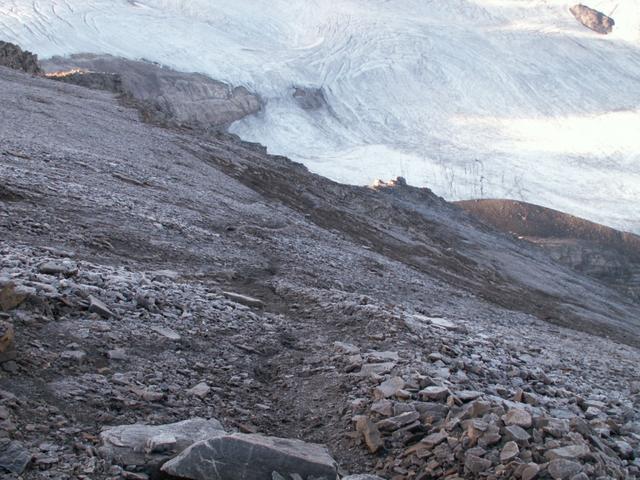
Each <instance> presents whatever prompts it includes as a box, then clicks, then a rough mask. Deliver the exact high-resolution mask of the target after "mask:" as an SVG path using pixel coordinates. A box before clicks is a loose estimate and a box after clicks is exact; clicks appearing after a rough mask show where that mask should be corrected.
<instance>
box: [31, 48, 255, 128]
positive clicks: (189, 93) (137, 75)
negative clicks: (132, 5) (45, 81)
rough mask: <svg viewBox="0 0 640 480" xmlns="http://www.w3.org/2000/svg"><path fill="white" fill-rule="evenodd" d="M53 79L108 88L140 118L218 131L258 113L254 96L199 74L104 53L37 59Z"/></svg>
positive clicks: (97, 87)
mask: <svg viewBox="0 0 640 480" xmlns="http://www.w3.org/2000/svg"><path fill="white" fill-rule="evenodd" d="M42 65H43V68H44V69H45V71H46V72H47V76H48V77H49V78H52V79H54V80H59V81H63V82H67V83H73V84H76V85H81V86H83V87H89V88H93V89H98V90H107V91H111V92H114V93H117V94H120V95H123V96H124V97H126V98H128V99H129V100H131V101H133V103H135V106H136V107H137V108H138V109H139V110H140V111H141V112H142V115H143V118H144V120H145V121H149V122H151V123H155V124H159V125H164V126H186V127H188V128H191V129H195V130H224V129H225V128H226V127H227V126H229V125H230V124H231V123H233V122H235V121H237V120H240V119H242V118H244V117H246V116H247V115H251V114H254V113H256V112H258V111H259V110H260V108H261V103H260V99H259V98H258V97H257V96H256V95H254V94H253V93H251V92H249V91H248V90H247V89H246V88H244V87H235V88H234V87H232V86H230V85H227V84H226V83H223V82H219V81H216V80H213V79H212V78H209V77H208V76H206V75H202V74H199V73H182V72H177V71H175V70H172V69H170V68H166V67H163V66H161V65H158V64H156V63H151V62H146V61H134V60H127V59H124V58H118V57H113V56H110V55H92V54H78V55H71V56H70V57H53V58H51V59H49V60H46V61H44V62H42Z"/></svg>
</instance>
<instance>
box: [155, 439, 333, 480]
mask: <svg viewBox="0 0 640 480" xmlns="http://www.w3.org/2000/svg"><path fill="white" fill-rule="evenodd" d="M162 471H163V472H164V473H167V474H169V475H172V476H174V477H178V478H185V479H191V480H264V479H268V478H271V476H272V473H273V472H277V473H278V474H279V475H281V476H283V477H284V478H297V477H296V476H299V477H300V478H303V479H307V478H314V479H316V480H320V479H324V480H335V479H336V477H337V465H336V463H335V461H334V460H333V458H331V455H329V451H328V450H327V449H326V447H324V446H323V445H318V444H313V443H305V442H303V441H301V440H293V439H286V438H276V437H265V436H262V435H257V434H244V433H234V434H231V435H222V436H219V437H215V438H210V439H208V440H203V441H201V442H198V443H196V444H194V445H192V446H191V447H189V448H187V449H186V450H184V451H183V452H182V453H181V454H180V455H178V456H177V457H175V458H174V459H172V460H170V461H168V462H167V463H165V464H164V465H163V466H162Z"/></svg>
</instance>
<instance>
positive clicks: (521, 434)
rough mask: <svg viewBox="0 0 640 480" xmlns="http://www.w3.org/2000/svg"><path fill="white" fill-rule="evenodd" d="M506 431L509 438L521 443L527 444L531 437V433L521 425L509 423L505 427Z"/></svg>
mask: <svg viewBox="0 0 640 480" xmlns="http://www.w3.org/2000/svg"><path fill="white" fill-rule="evenodd" d="M504 431H505V434H506V436H507V438H509V439H510V440H513V441H514V442H516V443H517V444H519V445H526V444H527V443H528V441H529V439H530V438H531V435H529V433H527V431H526V430H525V429H524V428H522V427H519V426H518V425H509V426H508V427H505V428H504Z"/></svg>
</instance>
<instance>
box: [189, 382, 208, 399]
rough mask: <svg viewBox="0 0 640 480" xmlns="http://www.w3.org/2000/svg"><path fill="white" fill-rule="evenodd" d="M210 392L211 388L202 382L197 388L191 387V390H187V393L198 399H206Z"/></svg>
mask: <svg viewBox="0 0 640 480" xmlns="http://www.w3.org/2000/svg"><path fill="white" fill-rule="evenodd" d="M210 391H211V387H210V386H209V385H207V384H206V383H205V382H200V383H199V384H197V385H196V386H195V387H191V388H190V389H189V390H187V393H188V394H189V395H193V396H195V397H198V398H204V397H206V396H207V395H208V394H209V392H210Z"/></svg>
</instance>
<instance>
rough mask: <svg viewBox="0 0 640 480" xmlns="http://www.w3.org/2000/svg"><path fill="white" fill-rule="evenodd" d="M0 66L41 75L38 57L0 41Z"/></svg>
mask: <svg viewBox="0 0 640 480" xmlns="http://www.w3.org/2000/svg"><path fill="white" fill-rule="evenodd" d="M0 66H2V67H8V68H12V69H14V70H22V71H23V72H27V73H31V74H33V75H37V74H40V73H42V70H40V66H39V64H38V56H37V55H34V54H33V53H31V52H28V51H26V50H22V49H21V48H20V47H19V46H17V45H14V44H13V43H9V42H3V41H2V40H0Z"/></svg>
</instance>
